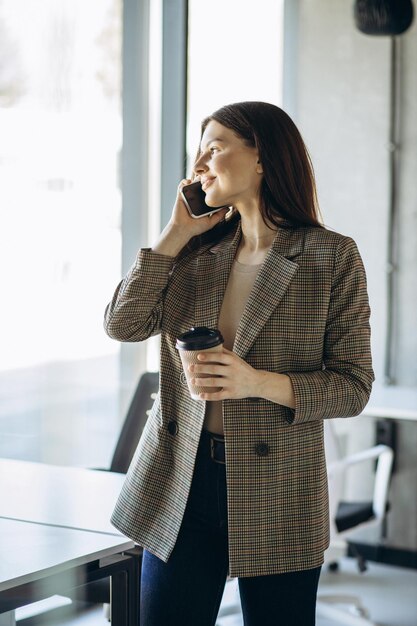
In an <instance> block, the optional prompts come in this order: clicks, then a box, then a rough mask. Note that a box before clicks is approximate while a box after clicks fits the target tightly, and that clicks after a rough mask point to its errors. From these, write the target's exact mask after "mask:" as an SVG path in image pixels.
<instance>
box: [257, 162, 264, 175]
mask: <svg viewBox="0 0 417 626" xmlns="http://www.w3.org/2000/svg"><path fill="white" fill-rule="evenodd" d="M256 173H257V174H263V173H264V170H263V167H262V163H261V162H260V160H259V159H258V160H257V161H256Z"/></svg>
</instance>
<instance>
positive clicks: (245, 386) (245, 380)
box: [189, 347, 258, 401]
mask: <svg viewBox="0 0 417 626" xmlns="http://www.w3.org/2000/svg"><path fill="white" fill-rule="evenodd" d="M197 358H198V363H195V364H193V365H190V366H189V371H190V372H192V374H193V384H195V385H196V386H202V387H221V391H215V392H212V393H207V392H204V393H201V394H200V398H201V399H202V400H210V401H214V400H232V399H233V400H237V399H239V398H250V397H256V396H257V393H256V388H257V372H258V371H257V370H256V369H254V368H253V367H252V366H251V365H248V363H246V361H244V360H243V359H241V358H240V357H239V356H238V355H237V354H235V353H234V352H231V351H230V350H227V349H226V348H225V347H223V352H201V353H200V354H198V356H197ZM199 374H209V375H210V377H209V378H199Z"/></svg>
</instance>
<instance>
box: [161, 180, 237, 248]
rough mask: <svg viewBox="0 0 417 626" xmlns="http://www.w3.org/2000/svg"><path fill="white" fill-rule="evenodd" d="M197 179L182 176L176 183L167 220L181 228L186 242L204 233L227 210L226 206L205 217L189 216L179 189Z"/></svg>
mask: <svg viewBox="0 0 417 626" xmlns="http://www.w3.org/2000/svg"><path fill="white" fill-rule="evenodd" d="M197 180H199V178H198V177H197V178H195V179H194V180H190V179H189V178H184V179H183V180H182V181H181V182H180V184H179V185H178V189H177V197H176V200H175V204H174V207H173V209H172V215H171V218H170V220H169V224H171V225H172V226H177V227H180V228H181V229H183V232H184V235H185V236H186V235H188V239H187V241H186V243H188V241H189V240H190V239H191V238H192V237H196V236H197V235H201V234H202V233H205V232H206V231H207V230H210V229H211V228H213V227H214V226H216V224H218V223H219V222H221V221H222V219H224V216H225V215H226V213H227V212H228V210H229V209H228V208H226V209H222V210H221V211H218V212H217V213H214V214H213V215H211V216H209V215H207V216H206V217H199V218H195V217H191V215H190V214H189V212H188V209H187V207H186V206H185V203H184V200H183V198H182V195H181V191H182V188H183V187H185V186H186V185H190V184H191V183H193V182H194V183H195V182H196V181H197ZM184 245H185V244H184Z"/></svg>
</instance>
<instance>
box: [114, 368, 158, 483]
mask: <svg viewBox="0 0 417 626" xmlns="http://www.w3.org/2000/svg"><path fill="white" fill-rule="evenodd" d="M158 389H159V373H158V372H145V374H143V375H142V376H141V377H140V379H139V382H138V386H137V387H136V391H135V393H134V395H133V398H132V401H131V403H130V406H129V409H128V411H127V415H126V418H125V421H124V424H123V427H122V430H121V431H120V435H119V440H118V442H117V444H116V448H115V450H114V453H113V458H112V461H111V464H110V471H112V472H121V473H123V474H126V472H127V470H128V468H129V465H130V462H131V460H132V458H133V455H134V453H135V450H136V448H137V445H138V443H139V439H140V436H141V434H142V430H143V427H144V426H145V423H146V420H147V419H148V414H149V411H150V409H151V407H152V404H153V402H154V399H155V396H156V393H157V392H158Z"/></svg>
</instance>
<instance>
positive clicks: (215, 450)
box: [201, 429, 226, 465]
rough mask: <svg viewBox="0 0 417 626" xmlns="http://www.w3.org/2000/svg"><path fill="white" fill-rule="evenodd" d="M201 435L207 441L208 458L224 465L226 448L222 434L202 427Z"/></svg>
mask: <svg viewBox="0 0 417 626" xmlns="http://www.w3.org/2000/svg"><path fill="white" fill-rule="evenodd" d="M201 435H202V437H203V438H204V439H206V440H207V441H208V443H209V449H210V458H211V459H212V461H214V462H215V463H221V464H222V465H225V463H226V450H225V444H224V437H223V435H217V434H216V433H211V432H209V431H208V430H205V429H203V431H202V433H201Z"/></svg>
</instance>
